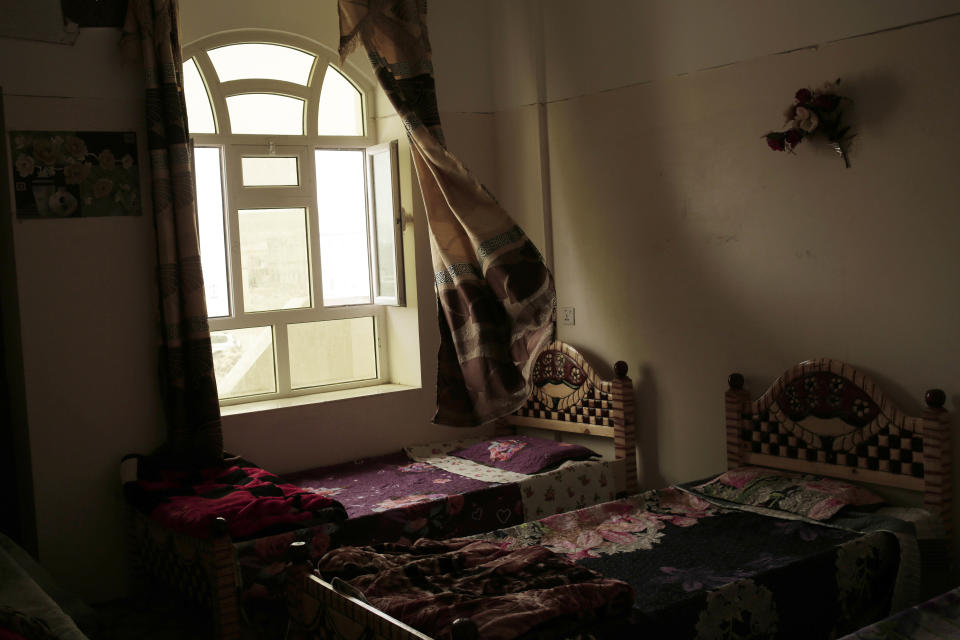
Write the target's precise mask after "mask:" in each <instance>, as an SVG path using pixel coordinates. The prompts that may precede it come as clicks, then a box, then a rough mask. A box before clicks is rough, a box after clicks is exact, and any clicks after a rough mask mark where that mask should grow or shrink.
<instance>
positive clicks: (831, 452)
mask: <svg viewBox="0 0 960 640" xmlns="http://www.w3.org/2000/svg"><path fill="white" fill-rule="evenodd" d="M777 414H779V415H777ZM741 418H742V422H741V424H742V425H743V427H742V430H741V433H740V437H741V438H742V439H743V441H744V442H745V445H746V448H747V451H749V452H750V453H755V454H763V455H770V456H777V457H784V458H790V459H793V460H801V461H806V462H817V463H822V464H831V465H841V466H846V467H851V468H856V469H867V470H870V471H883V472H887V473H892V474H899V475H907V476H911V477H914V478H923V438H922V437H920V436H918V435H917V434H916V433H915V432H913V431H909V430H905V429H901V428H899V427H897V426H896V425H893V424H890V423H888V424H887V426H885V427H883V428H881V429H879V430H878V431H877V432H876V433H874V434H872V435H870V436H869V437H866V438H864V439H863V440H862V441H861V442H859V443H858V444H852V445H851V446H850V447H849V448H848V447H845V446H844V442H843V440H842V439H834V440H832V441H831V442H829V443H828V442H824V441H823V440H824V439H823V438H819V437H817V436H816V435H813V434H811V433H810V432H808V431H806V430H805V429H803V427H802V426H800V425H798V424H797V423H795V422H792V421H791V420H790V419H789V418H786V417H785V416H783V415H782V412H780V411H779V409H778V408H775V413H774V414H773V415H771V412H770V411H762V412H759V413H753V412H746V413H744V414H743V415H742V417H741ZM859 435H863V434H862V433H860V434H859Z"/></svg>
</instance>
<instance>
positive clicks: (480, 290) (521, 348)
mask: <svg viewBox="0 0 960 640" xmlns="http://www.w3.org/2000/svg"><path fill="white" fill-rule="evenodd" d="M338 5H339V14H340V60H341V64H342V62H343V60H344V59H345V58H346V56H347V55H348V54H349V53H350V52H351V51H352V50H353V49H354V48H355V47H356V46H357V44H358V43H362V44H363V45H364V47H365V48H366V51H367V54H368V55H369V56H370V61H371V63H372V64H373V67H374V71H375V72H376V75H377V79H378V81H379V83H380V86H381V87H382V88H383V89H384V91H385V92H386V94H387V95H388V96H389V98H390V100H391V102H392V103H393V106H394V108H395V109H396V110H397V113H398V114H399V115H400V117H401V118H402V120H403V123H404V126H405V127H406V129H407V135H408V136H409V138H410V146H411V149H412V152H413V161H414V166H415V167H416V172H417V178H418V181H419V183H420V191H421V193H422V194H423V200H424V205H425V208H426V214H427V222H428V225H429V230H430V248H431V253H432V255H433V267H434V275H435V286H436V293H437V311H438V316H439V324H440V349H439V353H438V373H437V413H436V416H435V417H434V420H433V421H434V422H436V423H440V424H446V425H451V426H474V425H479V424H483V423H485V422H489V421H491V420H494V419H496V418H498V417H501V416H504V415H507V414H509V413H511V412H513V411H515V410H516V409H517V408H519V407H520V405H522V404H523V402H524V401H525V399H526V396H527V385H526V380H527V378H528V377H529V373H530V368H531V366H532V365H533V362H534V361H535V360H536V356H537V354H538V353H539V351H540V349H541V348H542V347H543V346H544V345H545V344H546V343H547V342H549V341H550V340H551V339H552V337H553V324H552V319H551V314H552V311H553V308H554V306H555V290H554V284H553V275H552V274H551V273H550V270H549V269H547V267H546V265H545V264H544V262H543V258H542V256H541V255H540V252H539V251H538V250H537V248H536V247H535V246H534V245H533V243H532V242H530V240H529V238H527V236H526V235H525V234H524V233H523V231H522V230H521V229H520V228H519V227H518V226H517V225H516V224H515V223H514V222H513V220H512V219H511V218H510V216H509V215H508V214H507V213H506V212H505V211H504V210H503V208H502V207H500V205H499V204H498V203H497V201H496V200H495V199H494V198H493V196H491V195H490V193H489V192H487V190H486V189H485V188H484V187H483V185H481V184H480V183H479V181H477V179H476V178H475V177H474V176H473V175H472V174H471V173H470V172H469V171H468V170H467V169H466V168H465V167H464V166H463V164H461V163H460V162H459V161H458V160H457V159H456V158H455V157H454V156H453V155H452V154H451V153H450V152H449V151H448V150H447V149H446V146H445V144H444V139H443V133H442V131H441V128H440V118H439V114H438V111H437V101H436V93H435V88H434V79H433V70H432V63H431V52H430V43H429V39H428V37H427V25H426V11H427V8H426V0H339V2H338Z"/></svg>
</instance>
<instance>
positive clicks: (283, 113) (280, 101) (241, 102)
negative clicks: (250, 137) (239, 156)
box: [227, 93, 303, 136]
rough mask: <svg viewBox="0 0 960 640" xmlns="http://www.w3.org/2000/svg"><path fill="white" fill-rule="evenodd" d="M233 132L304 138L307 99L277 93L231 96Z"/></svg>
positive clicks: (230, 109) (229, 108)
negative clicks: (304, 105) (304, 116)
mask: <svg viewBox="0 0 960 640" xmlns="http://www.w3.org/2000/svg"><path fill="white" fill-rule="evenodd" d="M227 111H228V112H229V113H230V129H231V131H232V132H233V133H258V134H264V135H269V134H274V135H278V136H301V135H303V100H300V99H299V98H291V97H290V96H281V95H278V94H275V93H242V94H240V95H236V96H227Z"/></svg>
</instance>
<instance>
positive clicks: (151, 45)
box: [122, 0, 223, 465]
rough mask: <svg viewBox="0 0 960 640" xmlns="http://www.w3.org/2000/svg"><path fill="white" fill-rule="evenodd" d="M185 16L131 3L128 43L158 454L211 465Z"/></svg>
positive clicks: (152, 3) (169, 2)
mask: <svg viewBox="0 0 960 640" xmlns="http://www.w3.org/2000/svg"><path fill="white" fill-rule="evenodd" d="M178 17H179V16H178V10H177V1H176V0H129V5H128V10H127V20H126V24H125V25H124V42H123V43H122V44H123V45H124V46H125V47H127V48H128V49H129V48H130V47H134V48H136V49H138V50H139V53H140V56H141V57H142V59H143V67H144V72H145V74H146V89H147V94H146V105H147V146H148V148H149V150H150V166H151V186H152V196H153V213H154V225H155V227H156V235H157V276H158V283H159V292H160V316H161V323H162V324H161V330H162V340H161V345H160V351H161V353H160V362H161V367H162V368H163V380H162V383H163V386H164V391H165V394H164V395H165V408H166V418H167V441H166V443H165V444H164V445H163V446H162V447H161V448H160V450H159V451H158V452H157V453H158V454H161V455H162V456H163V457H164V459H166V460H167V461H168V462H170V463H175V464H181V465H206V464H212V463H216V462H218V461H220V460H221V459H222V456H223V435H222V433H221V430H220V407H219V404H218V402H217V383H216V378H215V377H214V373H213V354H212V351H211V349H210V330H209V327H208V325H207V304H206V298H205V296H204V290H203V273H202V271H201V268H200V246H199V241H198V237H197V223H196V205H195V198H194V182H193V170H192V167H191V162H190V154H191V150H190V142H189V136H188V134H187V115H186V113H187V110H186V106H185V103H184V98H183V79H182V76H181V74H182V70H183V63H182V60H181V58H180V34H179V21H178Z"/></svg>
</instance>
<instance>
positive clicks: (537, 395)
mask: <svg viewBox="0 0 960 640" xmlns="http://www.w3.org/2000/svg"><path fill="white" fill-rule="evenodd" d="M614 371H615V377H614V378H613V379H611V380H605V379H602V378H601V377H600V376H599V375H598V374H597V373H596V371H595V370H594V368H593V367H592V366H590V364H589V363H588V362H587V360H586V359H585V358H584V357H583V356H582V355H581V354H580V352H578V351H577V350H576V349H575V348H573V347H572V346H570V345H568V344H566V343H564V342H553V343H551V344H549V345H548V346H547V347H545V349H544V350H543V352H541V355H540V356H539V357H538V359H537V362H536V364H535V365H534V369H533V373H532V375H531V384H530V390H531V391H530V397H529V399H528V400H527V403H526V404H525V405H524V406H523V407H522V408H521V409H520V410H518V411H517V412H516V413H515V414H514V415H512V416H509V417H507V418H505V419H503V420H501V421H499V422H498V424H497V425H496V430H497V432H498V433H507V432H511V431H513V430H515V429H516V428H518V427H534V428H538V429H549V430H551V431H555V432H557V433H558V434H561V433H575V434H584V435H589V436H598V437H606V438H611V439H613V441H614V449H615V458H616V462H615V464H616V465H619V464H621V462H620V461H621V460H622V465H623V469H624V471H623V473H624V478H625V486H624V487H623V489H625V492H627V493H635V492H636V490H637V465H636V440H635V432H634V408H633V383H632V381H631V380H630V378H629V377H627V365H626V363H624V362H622V361H620V362H617V363H616V364H615V365H614ZM122 475H124V473H123V472H122ZM125 475H127V476H131V475H132V476H133V477H134V478H135V477H136V474H135V473H132V474H131V472H130V471H129V470H128V471H127V472H126V474H125ZM128 511H129V512H130V518H129V520H130V529H131V539H132V546H133V548H134V549H135V550H136V560H137V565H138V567H139V568H140V569H145V570H146V572H147V573H149V574H151V575H152V576H155V577H157V578H159V579H160V580H162V581H163V582H165V583H167V584H168V585H170V586H172V587H173V588H174V589H176V590H177V591H179V592H181V593H183V594H184V595H186V596H187V597H189V598H191V599H192V600H196V601H197V602H199V603H201V604H203V605H204V606H208V607H210V609H211V610H212V612H213V618H214V625H215V633H216V637H217V638H220V639H221V640H230V639H234V638H239V637H240V611H239V603H238V598H237V590H238V587H239V585H238V582H237V577H236V574H237V554H236V549H235V547H234V545H233V542H232V541H231V539H230V536H229V535H228V534H227V533H226V526H225V522H219V523H217V526H215V530H214V532H213V535H212V536H211V537H210V538H209V539H200V538H195V537H192V536H187V535H183V534H179V533H176V532H172V531H169V530H167V529H165V528H163V527H161V526H160V525H158V524H157V523H155V522H154V521H152V520H151V519H150V518H149V517H148V516H146V515H145V514H143V513H141V512H139V511H137V510H135V509H129V510H128ZM411 637H418V636H411Z"/></svg>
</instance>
